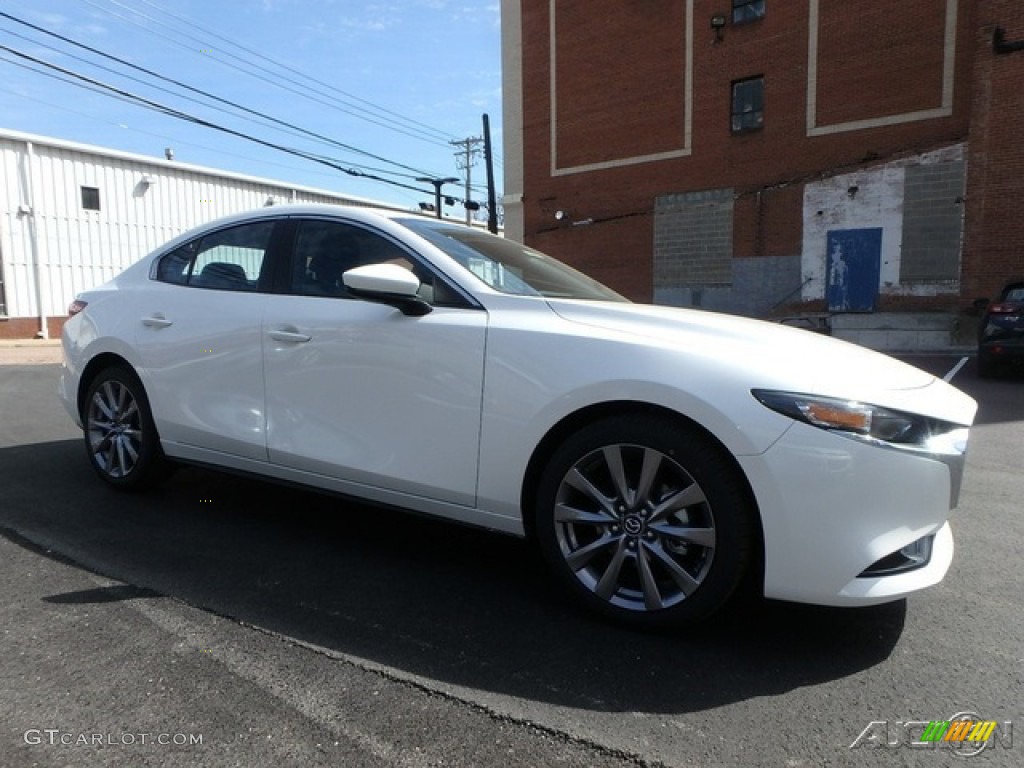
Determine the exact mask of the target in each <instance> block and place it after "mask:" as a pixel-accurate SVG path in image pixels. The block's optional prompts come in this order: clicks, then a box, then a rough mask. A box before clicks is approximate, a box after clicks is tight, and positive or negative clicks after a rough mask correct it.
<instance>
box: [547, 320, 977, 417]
mask: <svg viewBox="0 0 1024 768" xmlns="http://www.w3.org/2000/svg"><path fill="white" fill-rule="evenodd" d="M548 304H549V305H550V307H551V308H552V310H553V311H554V312H555V313H556V314H557V315H559V316H560V317H562V318H563V319H565V320H567V321H569V322H572V323H575V324H579V325H585V326H590V327H592V328H594V330H595V332H598V329H600V331H601V332H604V333H611V334H616V335H618V334H624V335H628V336H632V337H634V338H640V339H646V340H649V341H650V342H654V343H656V344H657V345H658V346H660V347H663V348H669V349H673V350H678V351H679V353H680V354H682V355H685V356H686V357H688V358H690V360H691V361H692V362H694V363H698V364H700V365H701V366H702V367H703V368H705V370H710V371H712V372H715V371H717V372H720V373H721V375H723V376H728V377H729V378H730V379H735V378H739V377H742V379H743V380H744V381H745V382H747V383H748V384H749V386H750V388H752V389H753V388H766V389H784V390H788V391H793V392H802V393H806V394H818V395H824V396H828V397H837V398H843V399H850V400H860V401H864V402H871V403H873V404H875V405H881V406H885V407H889V408H897V409H900V410H905V411H910V412H913V413H921V414H924V415H928V416H932V417H934V418H939V419H943V420H946V421H951V422H954V423H958V424H970V423H972V421H973V420H974V414H975V411H976V409H977V404H976V403H975V402H974V400H973V399H971V398H970V397H968V396H967V395H965V394H963V393H962V392H960V391H959V390H958V389H956V388H955V387H952V386H950V385H949V384H947V383H946V382H944V381H942V380H940V379H937V378H936V377H934V376H932V375H931V374H930V373H927V372H925V371H922V370H921V369H919V368H915V367H914V366H911V365H908V364H906V363H903V362H901V361H899V360H896V359H894V358H892V357H889V356H888V355H884V354H882V353H879V352H875V351H873V350H870V349H867V348H865V347H861V346H858V345H856V344H850V343H847V342H844V341H839V340H838V339H833V338H831V337H828V336H823V335H821V334H817V333H813V332H811V331H806V330H802V329H797V328H789V327H786V326H782V325H778V324H776V323H770V322H765V321H762V320H752V319H749V318H744V317H737V316H735V315H726V314H721V313H717V312H709V311H705V310H695V309H681V308H676V307H656V306H650V305H642V304H618V303H610V302H609V303H605V302H583V301H567V300H550V301H549V302H548Z"/></svg>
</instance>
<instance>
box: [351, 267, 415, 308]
mask: <svg viewBox="0 0 1024 768" xmlns="http://www.w3.org/2000/svg"><path fill="white" fill-rule="evenodd" d="M341 279H342V282H344V283H345V287H346V288H347V289H348V292H349V293H351V294H352V295H353V296H355V297H356V298H359V299H363V300H365V301H373V302H376V303H378V304H387V305H389V306H392V307H395V308H396V309H398V310H399V311H401V313H402V314H403V315H409V316H411V317H421V316H423V315H425V314H427V313H428V312H430V310H431V309H432V307H431V306H430V305H429V304H428V303H427V302H425V301H424V300H423V299H421V298H420V296H419V294H418V291H419V289H420V281H419V280H418V279H417V278H416V276H415V275H414V274H413V273H412V272H410V271H409V270H407V269H403V268H402V267H400V266H398V265H397V264H367V265H365V266H362V267H356V268H355V269H350V270H348V271H347V272H346V273H345V274H343V275H342V276H341Z"/></svg>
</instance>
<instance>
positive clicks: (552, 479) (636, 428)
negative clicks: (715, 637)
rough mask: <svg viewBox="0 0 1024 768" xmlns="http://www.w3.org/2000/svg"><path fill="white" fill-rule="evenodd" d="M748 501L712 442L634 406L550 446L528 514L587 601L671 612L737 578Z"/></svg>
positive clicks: (673, 619)
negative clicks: (626, 414) (635, 412)
mask: <svg viewBox="0 0 1024 768" xmlns="http://www.w3.org/2000/svg"><path fill="white" fill-rule="evenodd" d="M751 506H752V505H751V502H750V501H749V495H748V494H747V493H746V492H745V485H744V482H743V480H742V478H740V477H738V470H737V469H736V468H735V466H734V465H733V464H732V463H731V462H730V461H729V460H728V459H727V457H726V455H725V454H724V453H723V449H722V448H721V447H720V446H718V445H717V444H714V443H712V442H711V440H710V439H709V438H707V437H706V436H705V435H703V434H701V433H699V432H698V431H697V430H696V429H695V428H693V427H689V426H688V425H684V424H682V423H680V424H672V423H669V422H666V421H664V420H656V419H652V418H649V417H646V416H640V417H635V418H615V419H609V420H606V421H601V422H598V423H596V424H593V425H591V426H589V427H587V428H585V429H583V430H581V431H580V432H578V433H576V434H575V435H574V436H573V437H571V438H570V439H569V440H567V441H566V442H565V443H564V444H563V445H562V446H561V447H560V448H559V449H558V450H557V451H556V452H555V454H554V455H553V457H552V459H551V461H550V462H549V464H548V467H547V470H546V471H545V472H544V475H543V477H542V480H541V484H540V489H539V492H538V503H537V510H536V513H537V517H536V521H535V522H536V530H537V534H538V538H539V540H540V544H541V548H542V550H543V552H544V555H545V558H546V559H547V560H548V563H549V565H551V567H552V568H553V570H554V571H555V573H556V575H558V576H560V577H561V580H562V581H563V583H564V584H565V585H566V586H567V587H568V588H569V589H570V590H571V591H572V592H574V593H575V594H576V595H577V596H581V597H582V598H583V599H584V600H585V601H586V602H587V603H589V604H590V605H591V606H592V607H595V608H597V609H598V610H600V611H602V612H603V613H605V614H606V615H610V616H612V617H614V618H618V619H622V620H625V621H627V622H630V623H639V624H678V623H687V622H692V621H694V620H697V619H700V618H703V617H705V616H707V615H709V614H710V613H712V612H713V611H715V610H717V609H718V608H719V607H720V606H721V605H722V604H723V603H724V602H725V601H726V600H727V599H728V598H729V596H730V595H731V594H732V592H733V591H734V590H735V588H736V586H737V585H738V583H739V581H740V580H741V578H742V577H743V575H744V573H745V572H746V569H747V567H748V565H749V563H750V560H751V552H752V549H753V543H752V541H753V528H754V526H753V522H752V509H751Z"/></svg>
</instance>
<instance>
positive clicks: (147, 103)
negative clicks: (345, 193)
mask: <svg viewBox="0 0 1024 768" xmlns="http://www.w3.org/2000/svg"><path fill="white" fill-rule="evenodd" d="M0 51H7V52H8V53H11V54H13V55H15V56H17V57H19V58H22V59H25V60H27V61H31V62H33V63H35V64H37V65H41V66H44V67H47V68H49V69H52V70H55V71H57V72H60V73H61V74H63V75H66V76H68V77H72V78H75V79H76V80H80V81H82V82H85V83H87V84H88V85H90V86H92V87H91V88H87V90H95V89H97V88H99V89H103V90H104V91H109V92H111V93H114V94H116V95H117V96H119V97H121V99H122V100H128V101H130V102H131V103H133V104H135V105H137V106H143V107H146V108H148V109H151V110H153V111H156V112H160V113H162V114H164V115H167V116H169V117H175V118H177V119H179V120H185V121H187V122H191V123H194V124H196V125H201V126H203V127H205V128H212V129H213V130H216V131H220V132H222V133H226V134H229V135H231V136H236V137H238V138H242V139H245V140H247V141H251V142H253V143H256V144H260V145H262V146H264V147H269V148H270V149H276V150H278V151H280V152H286V153H288V154H290V155H294V156H296V157H300V158H303V159H305V160H309V161H311V162H315V163H320V164H322V165H326V166H328V167H330V168H334V169H335V170H338V171H341V172H342V173H345V174H347V175H349V176H355V177H358V178H363V179H368V180H372V181H379V182H381V183H384V184H390V185H392V186H395V187H400V188H403V189H411V190H414V191H415V192H418V193H420V194H429V193H427V192H425V191H424V190H422V189H420V188H419V187H414V186H412V185H411V184H404V183H402V182H399V181H393V180H391V179H385V178H382V177H380V176H376V175H374V174H369V173H364V172H362V171H359V170H356V169H354V168H346V167H345V166H343V165H341V164H339V163H337V162H334V161H333V160H330V159H328V158H325V157H323V156H319V155H313V154H311V153H308V152H304V151H302V150H299V149H295V148H293V147H286V146H283V145H281V144H275V143H274V142H271V141H266V140H264V139H260V138H258V137H256V136H252V135H250V134H247V133H243V132H241V131H236V130H234V129H233V128H228V127H226V126H223V125H218V124H217V123H212V122H210V121H209V120H204V119H203V118H200V117H196V116H195V115H190V114H188V113H186V112H182V111H180V110H177V109H174V108H173V107H169V106H167V105H165V104H160V103H159V102H156V101H152V100H151V99H147V98H144V97H142V96H139V95H137V94H134V93H131V92H129V91H125V90H123V89H121V88H117V87H115V86H112V85H109V84H107V83H104V82H102V81H99V80H95V79H93V78H90V77H87V76H86V75H82V74H79V73H77V72H73V71H71V70H68V69H65V68H64V67H60V66H58V65H56V64H52V63H50V62H47V61H43V60H42V59H38V58H36V57H34V56H30V55H29V54H27V53H24V52H22V51H17V50H15V49H13V48H10V47H8V46H6V45H0ZM76 85H77V83H76Z"/></svg>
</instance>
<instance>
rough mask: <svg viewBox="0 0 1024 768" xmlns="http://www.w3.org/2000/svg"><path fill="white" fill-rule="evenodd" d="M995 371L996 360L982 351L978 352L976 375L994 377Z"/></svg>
mask: <svg viewBox="0 0 1024 768" xmlns="http://www.w3.org/2000/svg"><path fill="white" fill-rule="evenodd" d="M997 372H998V371H997V370H996V361H995V360H993V359H992V358H991V357H989V356H988V355H986V354H985V353H984V352H978V376H979V377H981V378H983V379H992V378H995V375H996V373H997Z"/></svg>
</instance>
